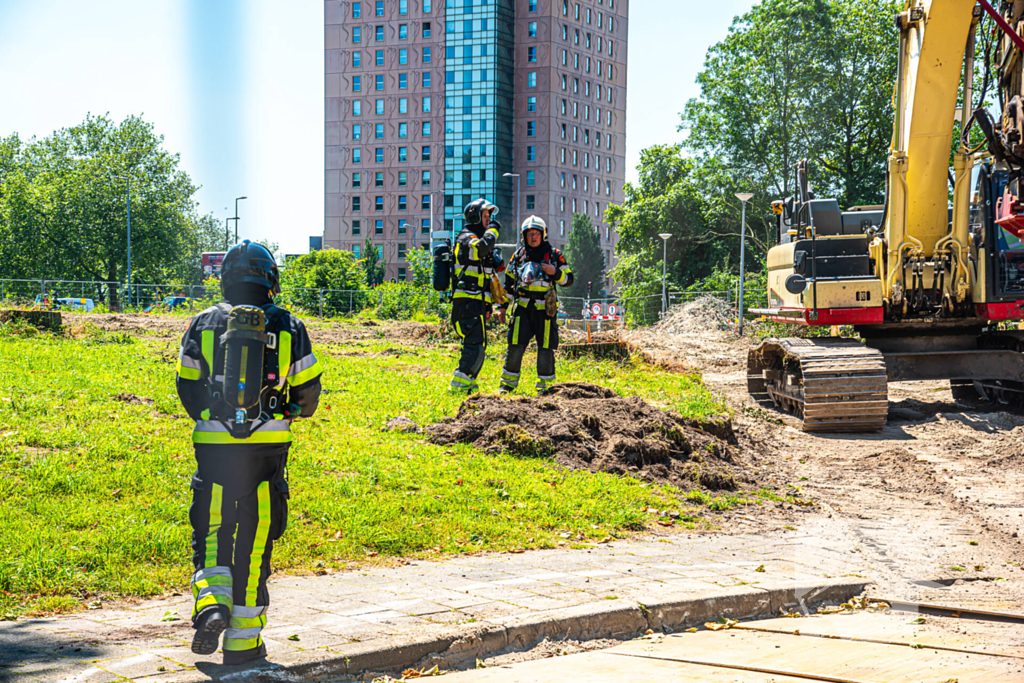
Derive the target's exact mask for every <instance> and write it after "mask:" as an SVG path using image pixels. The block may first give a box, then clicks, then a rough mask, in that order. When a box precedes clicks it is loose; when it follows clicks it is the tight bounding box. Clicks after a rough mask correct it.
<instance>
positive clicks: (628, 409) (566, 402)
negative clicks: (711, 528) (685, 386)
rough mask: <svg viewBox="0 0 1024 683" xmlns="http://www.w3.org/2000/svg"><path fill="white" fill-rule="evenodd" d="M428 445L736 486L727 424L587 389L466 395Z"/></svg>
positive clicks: (733, 442)
mask: <svg viewBox="0 0 1024 683" xmlns="http://www.w3.org/2000/svg"><path fill="white" fill-rule="evenodd" d="M427 431H428V432H429V433H430V439H429V440H430V442H431V443H435V444H440V445H450V444H454V443H467V444H473V445H474V446H476V447H478V448H480V449H482V450H484V451H485V452H488V453H500V452H506V453H511V454H512V455H516V456H521V457H534V458H550V459H553V460H554V461H555V462H557V463H559V464H561V465H564V466H566V467H571V468H574V469H586V470H589V471H592V472H610V473H612V474H630V475H633V476H636V477H638V478H640V479H644V480H646V481H650V482H657V483H667V484H673V485H676V486H680V487H685V488H692V487H693V486H694V484H697V485H699V486H701V487H703V488H705V489H709V490H716V491H717V490H735V489H736V488H738V483H737V477H736V473H735V471H734V470H735V469H737V468H739V467H741V463H740V462H739V448H738V447H737V439H736V435H735V434H734V433H733V430H732V423H731V422H730V421H728V420H709V421H697V420H691V419H687V418H684V417H682V416H681V415H679V414H678V413H675V412H671V411H664V410H660V409H658V408H656V407H654V406H652V405H650V404H649V403H647V402H646V401H644V400H643V399H641V398H637V397H631V398H623V397H620V396H617V395H616V394H615V392H613V391H612V390H610V389H606V388H604V387H600V386H597V385H594V384H586V383H577V382H570V383H565V384H557V385H555V386H554V387H553V388H552V389H551V392H550V393H549V394H548V395H547V396H544V397H540V398H532V397H520V398H515V399H512V400H507V399H503V398H499V397H497V396H473V397H471V398H469V399H467V400H466V401H464V402H463V403H462V405H461V406H460V407H459V412H458V414H457V415H456V416H455V417H454V418H452V417H448V418H445V419H444V420H442V421H441V422H440V423H438V424H435V425H432V426H430V427H428V428H427Z"/></svg>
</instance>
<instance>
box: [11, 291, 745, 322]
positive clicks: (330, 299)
mask: <svg viewBox="0 0 1024 683" xmlns="http://www.w3.org/2000/svg"><path fill="white" fill-rule="evenodd" d="M703 297H713V298H715V299H719V300H721V301H724V302H726V303H727V304H729V305H731V306H733V307H735V305H736V301H737V293H736V292H734V291H721V292H690V291H686V292H669V293H668V294H667V296H666V297H664V298H663V297H662V296H661V295H660V294H659V295H652V296H646V297H633V298H621V297H608V298H593V299H583V298H573V297H560V298H559V300H560V302H561V308H560V313H559V316H560V317H562V318H565V319H568V320H573V321H585V320H592V321H595V322H600V323H602V324H604V323H610V324H615V323H616V322H625V323H626V324H628V325H630V326H646V325H652V324H654V323H656V322H658V321H659V320H660V319H661V318H662V316H663V314H664V311H665V310H667V309H671V308H673V307H675V306H678V305H681V304H685V303H688V302H690V301H694V300H696V299H699V298H703ZM744 299H746V306H747V307H750V306H751V304H752V300H751V298H750V296H749V295H748V296H745V297H744ZM83 300H84V301H83ZM277 300H278V302H279V303H281V304H282V305H284V306H287V307H289V308H292V309H295V310H301V311H302V312H304V313H305V314H307V315H310V316H314V317H318V318H325V319H330V318H339V317H346V316H352V315H356V314H360V313H364V312H365V313H371V312H372V314H373V316H374V317H377V318H380V319H394V320H408V319H411V318H413V317H416V316H417V314H420V315H425V316H430V315H434V316H438V317H443V316H445V315H447V314H448V312H449V311H450V305H451V304H450V297H449V295H448V294H447V293H438V292H436V291H434V290H433V289H430V288H425V289H420V288H415V287H412V286H410V285H399V284H393V283H392V284H385V285H382V286H380V287H376V288H372V289H364V290H343V289H314V288H285V289H283V291H282V292H281V295H280V297H278V299H277ZM220 301H221V293H220V290H219V288H215V287H208V286H206V285H181V284H162V285H161V284H131V285H128V284H125V283H121V282H102V281H69V280H0V304H2V305H4V306H17V307H39V308H42V307H47V306H50V307H55V308H60V309H61V310H67V311H77V312H97V313H110V312H120V313H143V312H146V313H173V314H179V315H193V314H195V313H197V312H198V311H201V310H203V309H204V308H207V307H209V306H212V305H214V304H216V303H219V302H220ZM371 309H372V311H371Z"/></svg>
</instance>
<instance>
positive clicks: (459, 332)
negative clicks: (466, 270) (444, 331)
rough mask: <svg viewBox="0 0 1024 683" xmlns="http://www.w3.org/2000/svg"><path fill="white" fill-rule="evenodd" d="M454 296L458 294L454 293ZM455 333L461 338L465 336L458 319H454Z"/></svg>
mask: <svg viewBox="0 0 1024 683" xmlns="http://www.w3.org/2000/svg"><path fill="white" fill-rule="evenodd" d="M456 296H458V295H456ZM455 334H457V335H459V336H460V337H462V338H463V339H465V338H466V335H464V334H462V326H461V325H459V321H458V320H456V321H455Z"/></svg>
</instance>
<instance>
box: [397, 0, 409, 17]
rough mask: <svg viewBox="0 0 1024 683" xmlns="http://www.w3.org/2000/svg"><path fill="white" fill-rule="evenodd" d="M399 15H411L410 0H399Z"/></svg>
mask: <svg viewBox="0 0 1024 683" xmlns="http://www.w3.org/2000/svg"><path fill="white" fill-rule="evenodd" d="M398 13H399V14H408V13H409V0H398Z"/></svg>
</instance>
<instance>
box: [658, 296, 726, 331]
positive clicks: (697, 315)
mask: <svg viewBox="0 0 1024 683" xmlns="http://www.w3.org/2000/svg"><path fill="white" fill-rule="evenodd" d="M734 317H735V312H734V311H733V307H732V305H731V304H729V303H727V302H725V301H722V300H721V299H717V298H715V297H711V296H704V297H701V298H699V299H694V300H693V301H691V302H690V303H687V304H683V305H681V306H676V307H675V308H673V309H672V310H671V311H670V312H669V314H668V315H667V316H666V317H665V319H664V320H662V321H661V322H659V323H658V324H657V325H655V326H654V327H653V328H651V332H652V333H654V334H657V335H670V336H675V337H692V336H703V335H706V334H707V333H709V332H728V331H730V330H731V329H732V326H733V319H734Z"/></svg>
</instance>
